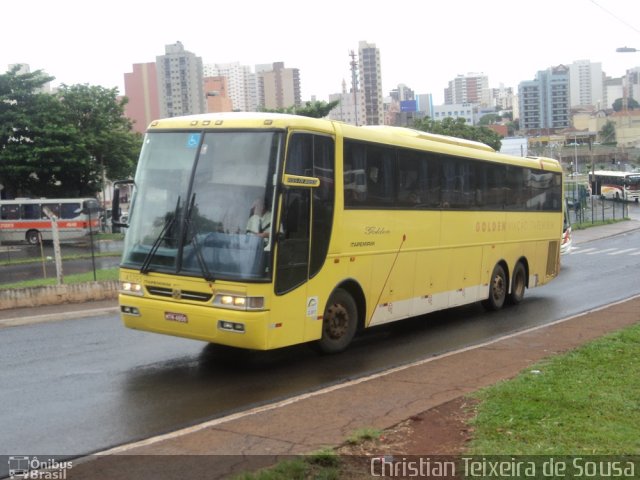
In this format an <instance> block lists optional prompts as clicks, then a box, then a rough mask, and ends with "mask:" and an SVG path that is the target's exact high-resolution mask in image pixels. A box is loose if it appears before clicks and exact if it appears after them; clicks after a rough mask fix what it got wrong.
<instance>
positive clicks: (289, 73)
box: [256, 62, 302, 110]
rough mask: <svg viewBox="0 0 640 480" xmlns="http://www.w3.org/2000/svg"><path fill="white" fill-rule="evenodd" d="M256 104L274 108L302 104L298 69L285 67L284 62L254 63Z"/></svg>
mask: <svg viewBox="0 0 640 480" xmlns="http://www.w3.org/2000/svg"><path fill="white" fill-rule="evenodd" d="M256 76H257V80H258V89H257V90H258V105H259V106H263V107H264V108H266V109H268V110H275V109H281V108H289V107H294V106H295V107H299V106H300V105H302V98H301V93H300V71H299V70H298V69H297V68H285V66H284V62H274V63H272V64H267V65H256Z"/></svg>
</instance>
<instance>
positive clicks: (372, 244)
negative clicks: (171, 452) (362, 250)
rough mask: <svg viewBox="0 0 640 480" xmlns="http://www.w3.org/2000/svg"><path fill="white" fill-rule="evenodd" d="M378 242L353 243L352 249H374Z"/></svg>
mask: <svg viewBox="0 0 640 480" xmlns="http://www.w3.org/2000/svg"><path fill="white" fill-rule="evenodd" d="M375 244H376V242H351V246H352V247H373V246H374V245H375Z"/></svg>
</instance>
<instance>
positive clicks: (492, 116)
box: [478, 113, 502, 126]
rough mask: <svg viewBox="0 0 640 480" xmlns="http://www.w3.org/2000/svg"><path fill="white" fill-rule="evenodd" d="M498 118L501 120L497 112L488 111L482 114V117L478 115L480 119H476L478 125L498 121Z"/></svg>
mask: <svg viewBox="0 0 640 480" xmlns="http://www.w3.org/2000/svg"><path fill="white" fill-rule="evenodd" d="M500 120H502V117H501V116H500V115H498V114H497V113H488V114H487V115H483V116H482V117H480V120H478V125H480V126H485V125H492V124H494V123H498V122H499V121H500Z"/></svg>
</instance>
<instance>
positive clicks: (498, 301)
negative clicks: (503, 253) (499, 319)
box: [482, 264, 507, 310]
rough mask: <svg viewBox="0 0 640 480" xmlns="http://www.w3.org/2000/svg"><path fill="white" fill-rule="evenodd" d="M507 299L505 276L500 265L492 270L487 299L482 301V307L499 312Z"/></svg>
mask: <svg viewBox="0 0 640 480" xmlns="http://www.w3.org/2000/svg"><path fill="white" fill-rule="evenodd" d="M506 298H507V274H506V273H505V271H504V268H503V267H502V265H500V264H498V265H496V266H495V267H494V268H493V272H492V273H491V278H490V279H489V297H488V298H487V299H486V300H483V302H482V305H483V306H484V308H486V309H487V310H500V309H501V308H502V306H503V305H504V301H505V299H506Z"/></svg>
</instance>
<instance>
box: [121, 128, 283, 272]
mask: <svg viewBox="0 0 640 480" xmlns="http://www.w3.org/2000/svg"><path fill="white" fill-rule="evenodd" d="M281 136H282V134H281V133H279V132H274V131H264V130H262V131H233V132H232V131H219V132H206V133H204V132H197V131H190V132H184V131H181V132H153V133H148V134H147V135H146V137H145V140H144V145H143V148H142V151H141V153H140V160H139V168H138V174H137V176H136V178H135V190H134V195H133V198H132V202H131V206H130V209H129V229H128V231H127V235H126V240H125V246H124V251H123V258H122V264H123V266H124V267H128V268H136V269H139V270H140V271H141V272H148V271H157V272H164V273H178V274H182V275H187V276H197V277H204V278H207V279H209V280H213V279H227V280H267V279H269V278H270V271H271V268H270V265H271V257H270V255H269V253H270V251H271V225H272V224H273V223H274V222H272V221H271V220H272V215H273V213H272V209H271V206H272V204H273V195H274V179H275V169H276V164H277V162H276V160H277V158H278V157H279V154H280V153H279V152H280V147H281Z"/></svg>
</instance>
